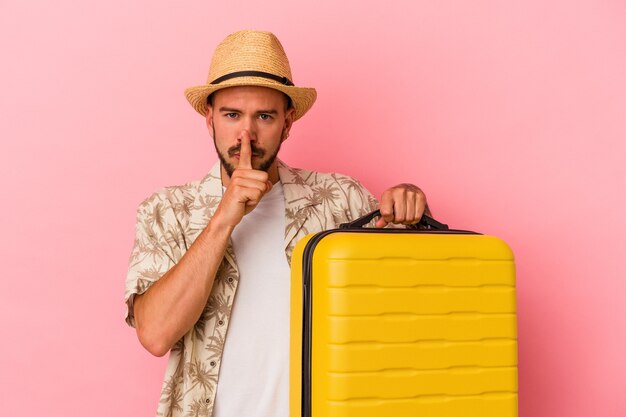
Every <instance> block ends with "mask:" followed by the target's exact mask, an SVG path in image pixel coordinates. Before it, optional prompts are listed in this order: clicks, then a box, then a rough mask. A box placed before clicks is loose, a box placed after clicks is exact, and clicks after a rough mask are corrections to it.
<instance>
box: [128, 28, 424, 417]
mask: <svg viewBox="0 0 626 417" xmlns="http://www.w3.org/2000/svg"><path fill="white" fill-rule="evenodd" d="M291 80H292V76H291V70H290V68H289V62H288V60H287V57H286V55H285V53H284V50H283V48H282V46H281V45H280V43H279V41H278V39H276V37H275V36H274V35H272V34H271V33H266V32H255V31H242V32H237V33H235V34H232V35H230V36H228V37H227V38H226V39H225V40H224V41H223V42H222V43H221V44H220V45H219V46H218V47H217V49H216V51H215V54H214V57H213V60H212V62H211V67H210V70H209V77H208V83H207V84H206V85H202V86H199V87H193V88H189V89H187V90H186V92H185V93H186V96H187V99H188V100H189V102H190V103H191V105H192V106H193V107H194V108H195V109H196V110H197V111H198V112H199V113H200V114H202V115H203V116H205V118H206V123H207V127H208V129H209V133H210V134H211V136H212V138H213V140H214V143H215V149H216V151H217V154H218V156H219V159H220V161H219V163H217V164H216V165H215V166H214V167H213V169H212V170H211V172H210V173H209V174H208V175H207V176H206V177H205V178H203V179H202V180H200V181H194V182H190V183H188V184H185V185H182V186H177V187H168V188H166V189H164V190H162V191H159V192H157V193H155V194H154V195H152V196H151V197H150V198H148V199H147V200H146V201H144V202H143V203H142V204H141V206H140V207H139V210H138V214H137V231H136V240H135V245H134V248H133V252H132V255H131V259H130V265H129V272H128V277H127V282H126V295H125V298H126V302H127V305H128V315H127V318H126V320H127V322H128V324H130V325H131V326H134V327H136V330H137V335H138V338H139V340H140V342H141V343H142V345H143V346H144V347H145V348H146V349H147V350H148V351H149V352H151V353H152V354H154V355H157V356H162V355H164V354H166V353H167V352H170V357H169V363H168V366H167V370H166V375H165V381H164V385H163V389H162V393H161V401H160V404H159V408H158V413H157V414H158V415H160V416H207V417H209V416H211V417H225V416H227V417H231V416H268V417H269V416H272V417H276V416H287V415H288V391H289V373H288V366H289V365H288V349H289V261H290V259H291V253H292V251H293V247H294V245H295V244H296V242H297V241H298V240H299V239H300V238H302V237H304V236H305V235H307V234H309V233H315V232H319V231H322V230H325V229H330V228H334V227H336V226H338V224H339V223H342V222H346V221H349V220H353V219H355V218H357V217H360V216H362V215H365V214H367V213H369V212H370V211H372V210H374V209H375V208H376V207H377V202H376V200H375V199H374V198H373V197H372V195H371V194H370V193H369V192H368V191H367V190H366V189H365V188H363V187H362V186H361V185H360V184H359V183H358V182H357V181H356V180H354V179H352V178H350V177H347V176H344V175H340V174H322V173H316V172H310V171H305V170H301V169H295V168H291V167H289V166H287V165H286V164H284V163H283V162H282V161H280V160H279V159H277V158H276V156H277V155H278V153H279V150H280V146H281V144H282V142H283V141H284V140H286V139H287V138H288V137H289V132H290V129H291V127H292V125H293V122H294V121H296V120H297V119H299V118H300V117H302V116H303V115H304V114H305V113H306V112H307V110H308V109H309V108H310V107H311V106H312V105H313V103H314V101H315V98H316V92H315V90H314V89H312V88H303V87H296V86H294V85H293V83H292V81H291ZM380 210H381V212H382V218H380V219H379V220H378V222H377V223H376V226H378V227H384V226H385V225H386V224H387V223H388V222H394V223H404V224H410V223H416V222H417V221H419V219H420V217H421V216H422V213H424V211H425V210H426V200H425V196H424V194H423V193H422V192H421V191H420V190H419V189H418V188H417V187H415V186H413V185H409V184H403V185H399V186H396V187H393V188H390V189H389V190H387V191H385V193H384V194H383V196H382V202H381V205H380Z"/></svg>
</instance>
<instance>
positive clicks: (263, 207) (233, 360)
mask: <svg viewBox="0 0 626 417" xmlns="http://www.w3.org/2000/svg"><path fill="white" fill-rule="evenodd" d="M232 241H233V249H234V250H235V257H236V259H237V265H238V267H239V271H240V279H239V284H238V287H237V292H236V295H235V300H234V303H233V310H232V313H231V316H230V320H231V322H230V324H229V326H228V332H227V334H226V343H225V346H224V353H223V356H222V364H221V367H220V374H219V382H218V384H217V397H216V399H215V408H214V410H213V415H214V416H215V417H241V416H254V417H288V415H289V289H290V269H289V264H288V263H287V257H286V255H285V199H284V194H283V189H282V185H281V184H280V182H277V183H276V184H274V186H273V188H272V190H271V191H270V192H269V193H267V194H266V195H265V196H264V197H263V198H262V199H261V201H260V203H259V204H258V205H257V207H256V208H255V209H254V210H253V211H252V212H250V213H248V214H247V215H246V216H244V218H243V219H242V221H241V223H239V224H238V225H237V227H236V228H235V230H234V231H233V234H232Z"/></svg>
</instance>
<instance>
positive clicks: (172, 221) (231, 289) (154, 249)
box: [125, 160, 378, 417]
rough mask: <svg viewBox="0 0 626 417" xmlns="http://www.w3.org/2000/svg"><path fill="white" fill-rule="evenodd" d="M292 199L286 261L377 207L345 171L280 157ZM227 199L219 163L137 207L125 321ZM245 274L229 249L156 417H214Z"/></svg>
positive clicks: (175, 353)
mask: <svg viewBox="0 0 626 417" xmlns="http://www.w3.org/2000/svg"><path fill="white" fill-rule="evenodd" d="M278 173H279V177H280V181H281V183H282V185H283V190H284V194H285V256H286V257H287V261H289V262H290V261H291V254H292V252H293V248H294V246H295V244H296V243H297V242H298V240H300V239H301V238H302V237H304V236H306V235H308V234H310V233H317V232H320V231H323V230H327V229H332V228H335V227H338V225H339V224H340V223H344V222H347V221H351V220H354V219H356V218H358V217H361V216H363V215H365V214H367V213H369V212H371V211H373V210H375V209H376V208H377V206H378V202H377V201H376V199H375V198H374V197H373V196H372V194H370V192H369V191H367V190H366V189H365V188H364V187H363V186H361V184H360V183H359V182H358V181H357V180H355V179H353V178H351V177H348V176H345V175H341V174H323V173H318V172H312V171H306V170H303V169H296V168H291V167H289V166H287V165H286V164H284V163H283V162H282V161H280V160H278ZM221 198H222V181H221V177H220V164H219V162H218V163H216V164H215V166H214V167H213V168H212V170H211V171H210V173H209V174H208V175H207V176H206V177H204V178H203V179H201V180H199V181H194V182H190V183H187V184H185V185H182V186H174V187H167V188H165V189H163V190H161V191H159V192H156V193H155V194H153V195H152V196H151V197H149V198H148V199H146V200H145V201H144V202H143V203H142V204H141V205H140V206H139V209H138V210H137V224H136V236H135V243H134V247H133V250H132V253H131V256H130V261H129V268H128V276H127V278H126V292H125V301H126V304H127V307H128V312H127V315H126V322H127V323H128V324H129V325H130V326H133V327H134V326H135V319H134V315H133V299H134V296H135V295H137V294H142V293H144V292H145V291H146V290H147V289H148V288H150V286H151V285H152V284H154V283H155V282H156V281H157V280H158V279H159V278H160V277H161V276H163V275H164V274H165V272H167V271H168V270H169V269H170V268H172V266H174V265H175V264H176V263H177V262H178V261H179V260H180V259H181V258H182V256H183V255H184V253H185V251H186V250H187V249H188V248H189V247H190V246H191V244H192V243H193V242H194V240H195V239H196V237H197V236H198V235H199V234H200V232H201V231H202V230H203V229H204V228H205V227H206V226H207V224H208V222H209V220H210V219H211V217H212V216H213V214H214V213H215V210H216V209H217V206H218V204H219V203H220V200H221ZM238 281H239V275H238V270H237V262H236V259H235V254H234V251H233V248H232V242H231V244H230V245H229V246H228V248H227V250H226V253H225V254H224V258H223V260H222V264H221V266H220V267H219V270H218V272H217V276H216V277H215V282H214V284H213V288H212V290H211V294H210V296H209V299H208V302H207V304H206V307H205V308H204V312H203V313H202V315H201V316H200V319H199V320H198V321H197V322H196V324H195V326H194V327H193V328H192V329H191V330H189V332H188V333H187V334H185V335H184V336H183V338H182V339H180V340H179V341H178V342H177V343H176V344H175V345H174V346H173V347H172V349H171V351H170V355H169V361H168V364H167V368H166V371H165V380H164V382H163V387H162V391H161V399H160V402H159V406H158V411H157V416H163V417H165V416H167V417H170V416H172V417H178V416H180V417H200V416H202V417H210V416H211V414H212V411H213V402H214V400H215V393H216V386H217V382H218V376H219V369H220V361H221V357H222V351H223V349H224V341H225V337H226V332H227V329H228V324H229V319H230V312H231V308H232V305H233V300H234V297H235V292H236V291H237V283H238Z"/></svg>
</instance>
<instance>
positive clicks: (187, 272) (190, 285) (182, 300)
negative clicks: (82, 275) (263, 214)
mask: <svg viewBox="0 0 626 417" xmlns="http://www.w3.org/2000/svg"><path fill="white" fill-rule="evenodd" d="M232 230H233V228H229V227H227V226H225V225H222V224H220V222H219V218H216V217H214V218H213V219H211V221H210V222H209V224H208V225H207V227H206V228H205V229H204V230H203V231H202V233H200V235H199V236H198V238H197V239H196V241H195V242H194V243H193V244H192V245H191V247H190V248H189V250H188V251H187V252H186V253H185V255H184V256H183V257H182V258H181V260H180V262H178V264H176V265H174V266H173V267H172V268H171V269H170V270H169V271H167V272H166V273H165V275H163V277H161V279H159V280H158V281H157V282H155V283H154V284H153V285H152V286H151V287H150V288H149V289H148V290H147V291H146V292H145V293H143V294H141V295H137V296H136V297H135V301H134V312H135V322H136V328H137V337H138V338H139V341H140V342H141V344H142V345H143V346H144V347H145V348H146V349H147V350H148V351H149V352H150V353H152V354H153V355H155V356H163V355H165V354H166V353H167V352H169V350H170V349H171V347H172V346H173V345H174V343H176V342H177V341H178V340H179V339H180V338H181V337H182V336H183V335H184V334H185V333H187V332H188V331H189V330H190V329H191V328H192V326H193V325H194V324H195V323H196V321H198V319H199V318H200V314H202V311H203V309H204V306H205V305H206V303H207V300H208V298H209V294H210V293H211V288H213V281H214V280H215V275H216V273H217V270H218V268H219V265H220V263H221V262H222V258H223V257H224V252H225V251H226V247H227V245H228V239H229V237H230V234H231V233H232Z"/></svg>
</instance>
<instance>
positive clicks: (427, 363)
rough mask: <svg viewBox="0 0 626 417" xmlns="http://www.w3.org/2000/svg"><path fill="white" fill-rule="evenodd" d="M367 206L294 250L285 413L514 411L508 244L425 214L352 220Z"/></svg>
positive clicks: (465, 416)
mask: <svg viewBox="0 0 626 417" xmlns="http://www.w3.org/2000/svg"><path fill="white" fill-rule="evenodd" d="M375 215H378V213H377V212H374V213H371V214H370V215H368V216H366V217H364V218H362V219H359V220H357V221H355V222H352V223H349V224H346V225H342V228H339V229H333V230H329V231H325V232H321V233H317V234H314V235H309V236H307V237H305V238H304V239H302V240H301V241H300V242H299V243H298V245H297V246H296V248H295V250H294V254H293V257H292V265H291V269H292V277H291V280H292V281H291V352H290V362H291V363H290V372H291V373H290V379H291V383H290V386H291V392H290V415H291V417H296V416H297V417H416V416H424V417H426V416H428V417H515V416H517V327H516V316H515V266H514V262H513V254H512V253H511V250H510V249H509V247H508V246H507V245H506V243H504V242H503V241H502V240H500V239H498V238H495V237H492V236H484V235H480V234H477V233H473V232H467V231H459V230H447V226H446V225H442V224H441V223H438V222H436V221H434V220H432V219H430V218H428V219H427V218H425V219H424V222H426V223H425V224H426V227H428V229H427V230H409V229H371V228H370V229H366V228H365V229H364V228H361V226H362V225H364V224H367V223H368V222H369V221H370V220H371V219H372V218H373V217H374V216H375ZM433 226H435V227H439V228H441V229H442V230H434V229H433Z"/></svg>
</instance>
